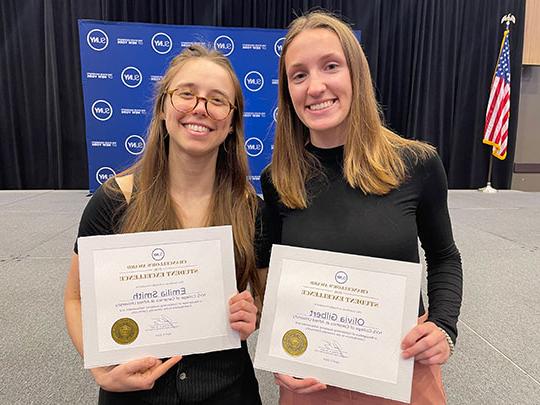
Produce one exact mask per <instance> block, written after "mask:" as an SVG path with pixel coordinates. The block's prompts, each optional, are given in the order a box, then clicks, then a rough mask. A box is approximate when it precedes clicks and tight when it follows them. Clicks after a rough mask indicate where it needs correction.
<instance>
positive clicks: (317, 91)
mask: <svg viewBox="0 0 540 405" xmlns="http://www.w3.org/2000/svg"><path fill="white" fill-rule="evenodd" d="M325 90H326V83H325V82H324V80H323V78H322V77H321V76H319V75H317V74H311V75H310V78H309V83H308V95H309V96H311V97H318V96H320V95H321V94H322V93H324V91H325Z"/></svg>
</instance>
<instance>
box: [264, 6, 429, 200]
mask: <svg viewBox="0 0 540 405" xmlns="http://www.w3.org/2000/svg"><path fill="white" fill-rule="evenodd" d="M312 29H326V30H329V31H330V32H333V33H335V34H336V35H337V37H338V39H339V41H340V43H341V47H342V48H343V53H344V54H345V58H346V60H347V65H348V67H349V72H350V76H351V83H352V94H353V98H352V102H351V108H350V111H349V114H348V118H347V130H346V136H345V145H344V161H343V175H344V177H345V179H346V181H347V183H348V184H349V185H350V186H351V187H353V188H359V189H361V190H362V191H363V192H364V193H366V194H376V195H384V194H387V193H389V192H390V191H391V190H392V189H394V188H396V187H398V186H399V185H400V184H401V183H402V182H403V181H404V180H405V178H406V174H407V173H406V165H405V162H404V156H403V154H402V153H400V152H402V151H403V149H407V150H410V151H411V153H412V156H414V157H415V158H416V159H418V158H425V157H426V156H429V155H430V154H433V153H434V149H433V148H432V147H431V146H429V145H427V144H424V143H421V142H418V141H412V140H407V139H404V138H401V137H400V136H399V135H397V134H395V133H393V132H392V131H390V130H389V129H387V128H385V127H384V126H383V123H382V119H381V114H380V111H379V107H378V104H377V100H376V98H375V92H374V90H373V84H372V80H371V74H370V71H369V66H368V63H367V59H366V56H365V55H364V52H363V51H362V47H361V46H360V44H359V43H358V40H357V39H356V37H355V36H354V33H353V32H352V30H351V28H350V27H349V26H348V25H347V24H345V23H344V22H343V21H341V20H340V19H338V18H337V17H335V16H333V15H331V14H329V13H327V12H323V11H314V12H311V13H308V14H306V15H304V16H300V17H298V18H296V19H295V20H294V21H293V22H292V23H291V24H290V25H289V30H288V32H287V35H286V37H285V41H284V43H283V49H282V52H281V58H280V60H279V86H278V114H277V123H276V132H275V140H274V152H273V156H272V165H271V176H272V182H273V183H274V186H275V187H276V189H277V191H278V193H279V195H280V198H281V201H282V202H283V203H284V204H285V205H286V206H287V207H289V208H306V207H307V206H308V201H307V195H306V188H305V182H306V180H307V179H308V178H309V177H310V176H312V175H314V173H315V172H316V171H317V166H318V165H317V161H316V159H315V158H314V156H313V155H312V154H311V153H309V151H307V150H306V148H305V145H306V144H307V142H308V140H309V129H308V128H307V127H306V126H305V125H304V124H303V123H302V121H300V119H299V118H298V116H297V115H296V113H295V111H294V107H293V103H292V100H291V95H290V93H289V87H288V79H287V71H286V65H285V59H286V55H287V50H288V48H289V46H290V44H291V42H292V41H293V40H294V39H295V38H296V36H297V35H298V34H300V33H301V32H303V31H305V30H312Z"/></svg>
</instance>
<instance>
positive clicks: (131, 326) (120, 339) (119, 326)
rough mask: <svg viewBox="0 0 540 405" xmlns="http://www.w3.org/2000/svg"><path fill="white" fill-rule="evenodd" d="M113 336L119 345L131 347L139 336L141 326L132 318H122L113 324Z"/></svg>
mask: <svg viewBox="0 0 540 405" xmlns="http://www.w3.org/2000/svg"><path fill="white" fill-rule="evenodd" d="M111 336H112V338H113V339H114V341H115V342H116V343H118V344H119V345H129V344H130V343H133V342H134V341H135V339H137V336H139V325H137V322H135V321H134V320H133V319H131V318H120V319H119V320H117V321H116V322H115V323H114V324H113V326H112V328H111Z"/></svg>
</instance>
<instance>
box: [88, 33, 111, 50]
mask: <svg viewBox="0 0 540 405" xmlns="http://www.w3.org/2000/svg"><path fill="white" fill-rule="evenodd" d="M86 42H87V43H88V46H89V47H90V48H92V49H93V50H94V51H98V52H100V51H103V50H104V49H105V48H107V46H108V45H109V37H108V36H107V34H106V33H105V31H103V30H100V29H97V28H95V29H93V30H92V31H90V32H89V33H88V35H86Z"/></svg>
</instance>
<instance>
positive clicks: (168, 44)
mask: <svg viewBox="0 0 540 405" xmlns="http://www.w3.org/2000/svg"><path fill="white" fill-rule="evenodd" d="M150 43H151V44H152V49H153V50H154V51H156V52H157V53H159V54H160V55H164V54H166V53H169V52H170V51H171V49H172V45H173V42H172V39H171V37H170V36H169V35H167V34H165V33H164V32H158V33H157V34H154V36H153V37H152V40H151V41H150Z"/></svg>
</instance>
